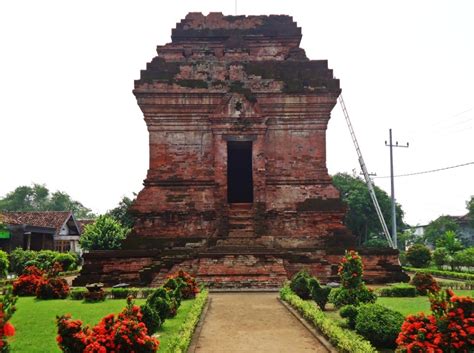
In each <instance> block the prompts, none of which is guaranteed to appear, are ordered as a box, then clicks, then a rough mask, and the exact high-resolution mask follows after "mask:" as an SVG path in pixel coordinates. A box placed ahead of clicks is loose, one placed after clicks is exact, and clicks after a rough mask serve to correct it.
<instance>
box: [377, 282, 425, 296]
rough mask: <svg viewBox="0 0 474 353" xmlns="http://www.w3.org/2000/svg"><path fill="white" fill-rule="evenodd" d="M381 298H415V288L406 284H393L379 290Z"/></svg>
mask: <svg viewBox="0 0 474 353" xmlns="http://www.w3.org/2000/svg"><path fill="white" fill-rule="evenodd" d="M379 295H380V296H381V297H416V287H415V286H412V285H410V284H406V283H397V284H393V285H391V286H390V287H386V288H381V289H379Z"/></svg>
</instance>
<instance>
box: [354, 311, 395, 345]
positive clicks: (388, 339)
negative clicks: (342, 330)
mask: <svg viewBox="0 0 474 353" xmlns="http://www.w3.org/2000/svg"><path fill="white" fill-rule="evenodd" d="M403 321H404V317H403V315H402V314H400V313H399V312H398V311H394V310H391V309H388V308H386V307H384V306H382V305H378V304H364V305H361V306H360V307H359V309H358V313H357V316H356V324H355V330H356V332H357V333H358V334H360V335H362V336H364V337H365V338H367V339H368V340H369V341H370V342H372V343H373V344H374V345H375V346H378V347H395V345H396V343H395V340H396V339H397V337H398V334H399V333H400V330H401V327H402V324H403Z"/></svg>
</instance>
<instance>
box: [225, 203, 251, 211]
mask: <svg viewBox="0 0 474 353" xmlns="http://www.w3.org/2000/svg"><path fill="white" fill-rule="evenodd" d="M252 207H253V203H231V204H229V209H230V210H251V209H252Z"/></svg>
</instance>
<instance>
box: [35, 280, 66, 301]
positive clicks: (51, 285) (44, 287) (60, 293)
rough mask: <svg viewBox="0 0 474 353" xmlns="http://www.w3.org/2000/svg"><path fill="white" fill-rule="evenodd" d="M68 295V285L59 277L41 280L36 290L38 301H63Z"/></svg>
mask: <svg viewBox="0 0 474 353" xmlns="http://www.w3.org/2000/svg"><path fill="white" fill-rule="evenodd" d="M68 294H69V285H68V284H67V282H66V280H65V279H63V278H59V277H52V278H48V279H43V280H42V281H40V282H39V283H38V286H37V288H36V298H38V299H65V298H66V297H67V296H68Z"/></svg>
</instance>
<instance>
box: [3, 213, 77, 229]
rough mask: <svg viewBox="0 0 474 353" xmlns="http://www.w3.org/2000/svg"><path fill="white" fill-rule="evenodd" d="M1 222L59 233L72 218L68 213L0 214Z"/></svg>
mask: <svg viewBox="0 0 474 353" xmlns="http://www.w3.org/2000/svg"><path fill="white" fill-rule="evenodd" d="M0 216H2V218H3V219H2V220H3V222H4V223H7V224H27V225H30V226H36V227H46V228H54V229H56V233H59V231H60V230H61V227H62V226H63V224H64V223H65V222H66V221H67V220H69V218H70V217H71V216H72V212H70V211H41V212H39V211H38V212H0Z"/></svg>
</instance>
